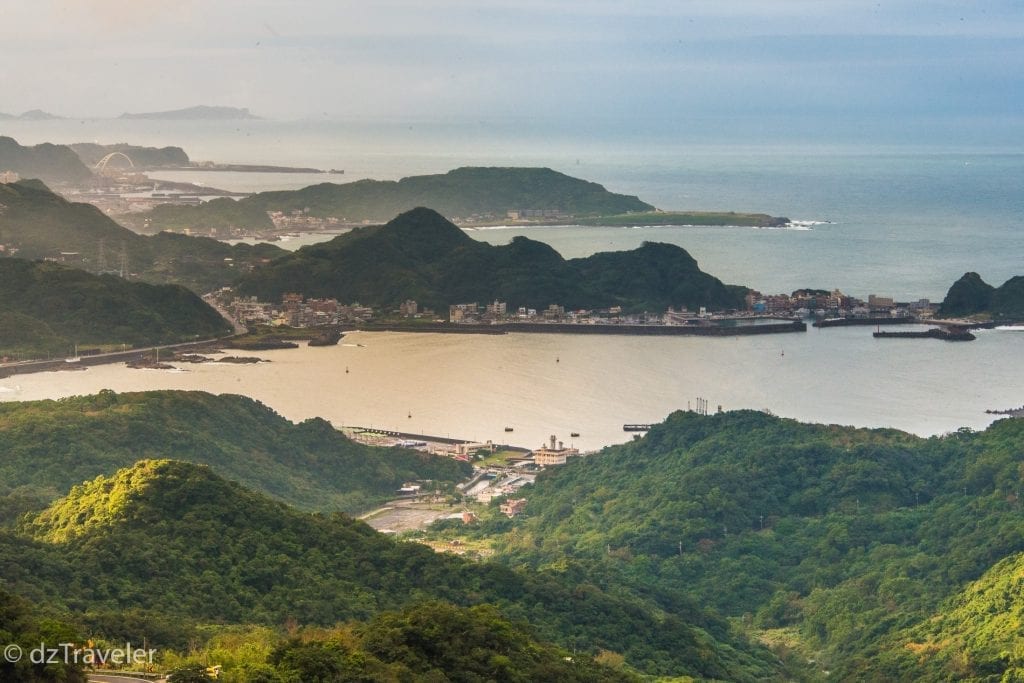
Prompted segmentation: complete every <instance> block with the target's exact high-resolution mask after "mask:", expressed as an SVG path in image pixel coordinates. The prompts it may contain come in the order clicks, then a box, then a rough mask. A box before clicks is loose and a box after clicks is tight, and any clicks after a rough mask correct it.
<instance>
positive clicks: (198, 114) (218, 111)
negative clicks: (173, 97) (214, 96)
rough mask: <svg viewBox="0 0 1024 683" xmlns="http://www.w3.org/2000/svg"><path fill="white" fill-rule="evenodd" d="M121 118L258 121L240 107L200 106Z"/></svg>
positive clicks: (123, 115)
mask: <svg viewBox="0 0 1024 683" xmlns="http://www.w3.org/2000/svg"><path fill="white" fill-rule="evenodd" d="M119 118H122V119H160V120H167V121H233V120H238V119H258V118H260V117H258V116H253V115H252V114H251V113H249V110H248V109H246V108H238V107H210V106H207V105H199V106H197V107H187V108H185V109H173V110H171V111H154V112H143V113H138V114H131V113H128V112H125V113H124V114H121V116H120V117H119Z"/></svg>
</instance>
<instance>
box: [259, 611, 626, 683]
mask: <svg viewBox="0 0 1024 683" xmlns="http://www.w3.org/2000/svg"><path fill="white" fill-rule="evenodd" d="M318 635H319V634H318ZM269 661H270V662H273V663H274V664H275V665H276V672H275V673H276V674H277V675H278V676H279V680H280V681H282V683H284V682H286V681H295V682H296V683H299V682H301V683H318V682H323V683H329V682H331V681H338V680H371V681H373V680H381V681H384V680H436V681H466V682H467V683H468V682H470V681H507V682H508V683H515V682H521V683H533V682H535V681H559V682H560V683H561V682H565V683H573V682H574V681H579V682H580V683H583V682H588V683H589V682H594V683H599V682H601V681H637V680H639V677H638V676H634V675H632V674H629V673H626V672H625V671H622V670H616V669H613V668H611V667H610V666H603V665H601V664H598V663H596V662H595V661H594V660H593V659H591V658H590V657H589V656H587V655H584V654H578V655H576V656H573V655H572V653H571V652H568V651H566V650H563V649H560V648H557V647H554V646H552V645H550V644H547V643H540V642H537V640H536V638H535V636H534V634H533V633H532V629H530V628H529V626H528V625H526V624H523V623H520V624H514V623H512V622H510V621H509V620H507V619H505V618H504V617H503V616H502V615H501V613H500V612H499V611H498V610H497V609H495V608H494V607H492V606H490V605H478V606H476V607H470V608H460V607H455V606H453V605H451V604H448V603H443V602H427V603H420V604H417V605H414V606H412V607H409V608H406V609H405V610H403V611H402V612H385V613H383V614H380V615H378V616H376V617H374V618H373V619H372V620H371V621H370V622H369V623H368V624H366V625H365V626H361V627H358V628H357V629H353V630H348V631H341V630H339V631H335V632H329V633H326V634H323V635H322V636H321V637H316V638H306V639H302V638H299V637H295V638H293V639H291V640H290V641H287V642H285V643H283V644H281V645H280V646H278V647H277V648H276V649H275V651H274V652H273V653H272V654H271V656H270V657H269Z"/></svg>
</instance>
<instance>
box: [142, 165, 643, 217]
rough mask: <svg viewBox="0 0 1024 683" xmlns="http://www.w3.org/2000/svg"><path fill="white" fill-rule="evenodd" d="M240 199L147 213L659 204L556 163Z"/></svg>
mask: <svg viewBox="0 0 1024 683" xmlns="http://www.w3.org/2000/svg"><path fill="white" fill-rule="evenodd" d="M238 204H239V206H238V207H232V206H230V205H229V204H228V203H225V202H220V203H214V202H210V203H209V204H204V205H201V206H197V207H189V206H162V207H158V208H157V210H156V211H154V212H152V214H150V215H149V216H148V218H150V219H151V224H152V226H153V228H154V229H157V230H168V229H181V228H207V227H212V226H223V225H234V226H237V227H248V228H253V229H256V228H261V227H267V226H268V224H269V220H268V219H267V216H266V212H267V211H285V212H290V211H294V210H298V211H305V212H307V213H308V214H309V215H311V216H319V217H322V218H326V217H332V216H333V217H336V218H339V219H341V220H345V221H350V222H360V221H373V222H383V221H387V220H390V219H392V218H394V217H395V216H396V215H398V214H400V213H402V212H404V211H409V210H410V209H413V208H415V207H417V206H429V207H431V208H433V209H435V210H436V211H438V212H439V213H441V214H443V215H445V216H447V217H448V218H451V219H456V218H463V219H467V218H470V217H472V216H477V217H483V216H491V217H498V218H504V217H505V215H506V212H508V211H509V210H516V209H547V210H555V211H558V212H560V213H564V214H572V215H580V216H589V215H605V214H622V213H626V212H629V211H649V210H651V209H653V208H654V207H652V206H651V205H650V204H646V203H644V202H642V201H640V200H639V199H637V198H636V197H631V196H626V195H621V194H615V193H612V192H608V191H607V190H606V189H605V188H604V187H602V186H601V185H598V184H597V183H591V182H587V181H585V180H580V179H578V178H573V177H571V176H567V175H565V174H564V173H558V172H557V171H553V170H551V169H549V168H457V169H455V170H453V171H449V172H448V173H444V174H438V175H424V176H410V177H408V178H402V179H401V180H399V181H384V180H359V181H356V182H353V183H344V184H340V185H339V184H334V183H322V184H320V185H312V186H310V187H306V188H303V189H301V190H282V191H275V192H260V193H259V194H256V195H253V196H252V197H248V198H246V199H243V200H241V201H239V202H238Z"/></svg>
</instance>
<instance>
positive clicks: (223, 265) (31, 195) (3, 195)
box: [0, 180, 285, 293]
mask: <svg viewBox="0 0 1024 683" xmlns="http://www.w3.org/2000/svg"><path fill="white" fill-rule="evenodd" d="M228 201H230V200H228ZM0 244H2V245H4V247H5V250H6V252H5V253H7V254H10V253H11V252H12V250H16V251H17V256H18V257H19V258H24V259H43V258H62V253H63V254H64V255H65V256H64V257H66V258H70V259H72V261H71V263H72V264H73V265H75V266H77V267H79V268H82V269H84V270H87V271H90V272H93V273H96V272H98V271H101V270H113V271H116V270H118V269H119V268H120V266H121V257H122V254H123V255H124V257H125V261H126V265H127V270H128V272H129V273H130V274H131V276H132V277H133V278H134V277H137V278H138V279H142V280H146V281H147V282H153V283H158V284H162V283H173V284H181V285H184V286H186V287H189V288H190V289H192V290H194V291H197V292H200V293H203V292H208V291H211V290H213V289H215V288H217V287H221V286H224V285H228V284H230V283H231V282H232V281H233V280H234V279H235V278H237V277H238V275H239V273H241V272H244V271H246V270H247V269H249V268H251V267H252V266H254V265H255V264H258V263H263V262H265V261H269V260H270V259H272V258H274V257H277V256H280V255H282V254H284V253H285V252H284V250H282V249H280V248H278V247H275V246H273V245H270V244H257V245H255V246H253V245H248V244H237V245H234V246H232V245H229V244H225V243H224V242H218V241H217V240H214V239H210V238H207V237H189V236H186V235H177V234H172V233H161V234H158V235H153V236H144V235H139V234H137V233H135V232H132V231H131V230H129V229H127V228H125V227H122V226H120V225H118V224H117V223H115V222H114V221H113V220H111V219H110V218H108V217H107V216H106V215H104V214H103V213H102V212H101V211H100V210H99V209H97V208H96V207H94V206H92V205H91V204H80V203H72V202H69V201H67V200H65V199H63V198H61V197H60V196H58V195H56V194H54V193H53V192H50V190H49V189H47V188H46V186H44V185H43V184H42V183H40V182H39V181H31V180H30V181H25V180H23V181H21V182H18V183H13V184H6V185H4V184H0Z"/></svg>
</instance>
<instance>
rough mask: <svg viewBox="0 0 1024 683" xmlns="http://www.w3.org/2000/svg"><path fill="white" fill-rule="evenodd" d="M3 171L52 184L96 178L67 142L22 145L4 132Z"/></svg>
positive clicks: (0, 154) (0, 167)
mask: <svg viewBox="0 0 1024 683" xmlns="http://www.w3.org/2000/svg"><path fill="white" fill-rule="evenodd" d="M0 171H14V172H15V173H17V174H18V175H20V176H21V177H22V178H42V179H43V180H44V181H46V182H48V183H81V182H85V181H88V180H89V179H91V178H92V171H90V170H89V169H88V168H86V166H85V164H83V163H82V161H81V160H80V159H79V158H78V156H77V155H76V154H75V153H74V152H73V151H71V149H70V148H69V147H67V146H66V145H51V144H49V143H44V144H42V145H35V146H31V147H29V146H22V145H19V144H18V142H17V141H16V140H14V139H13V138H9V137H6V136H2V135H0ZM2 201H3V200H2V199H0V202H2Z"/></svg>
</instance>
